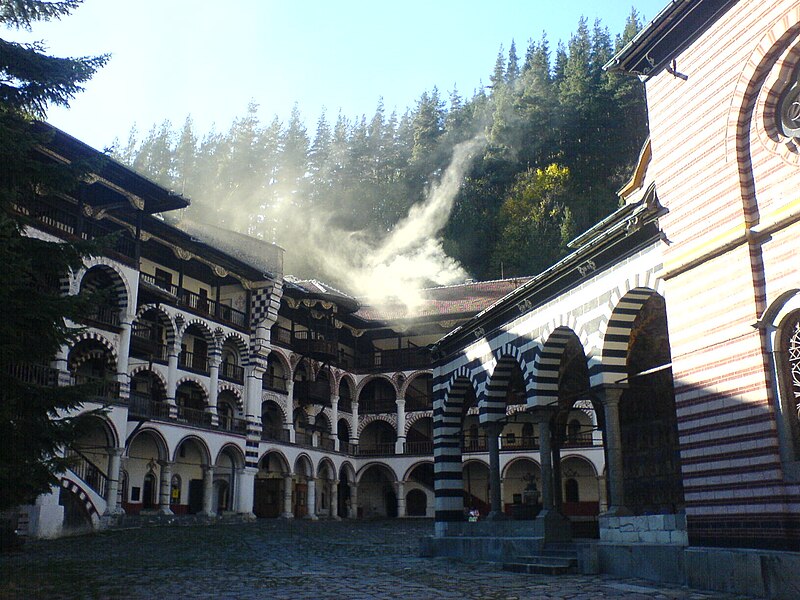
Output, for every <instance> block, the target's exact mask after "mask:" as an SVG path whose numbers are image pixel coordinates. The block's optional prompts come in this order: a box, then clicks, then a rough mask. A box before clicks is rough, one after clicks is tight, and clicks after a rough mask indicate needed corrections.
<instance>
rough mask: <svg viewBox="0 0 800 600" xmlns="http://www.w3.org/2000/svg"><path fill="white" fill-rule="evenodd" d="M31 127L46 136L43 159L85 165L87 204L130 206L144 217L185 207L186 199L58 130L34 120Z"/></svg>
mask: <svg viewBox="0 0 800 600" xmlns="http://www.w3.org/2000/svg"><path fill="white" fill-rule="evenodd" d="M33 127H34V128H35V130H36V131H38V132H40V133H42V134H43V135H45V136H47V141H46V143H45V146H44V147H41V148H40V149H39V150H40V152H42V153H43V154H45V155H46V156H49V157H51V158H53V159H54V160H57V161H62V162H68V163H73V162H78V161H87V162H88V163H89V169H90V171H91V173H92V175H93V176H94V177H93V178H90V182H89V183H88V184H87V185H86V186H85V189H86V197H85V198H84V200H85V201H86V202H87V203H89V204H92V205H93V206H104V205H105V206H111V205H113V206H114V207H119V206H125V205H130V207H131V208H136V209H139V210H143V211H144V212H145V213H148V214H154V213H160V212H166V211H170V210H175V209H178V208H186V207H187V206H189V200H188V199H186V198H184V197H183V196H181V195H180V194H177V193H175V192H172V191H170V190H168V189H166V188H164V187H162V186H160V185H158V184H157V183H155V182H153V181H151V180H149V179H148V178H147V177H143V176H142V175H140V174H138V173H136V172H135V171H133V170H131V169H129V168H128V167H126V166H124V165H122V164H121V163H119V162H117V161H116V160H114V159H113V158H111V157H110V156H108V155H107V154H104V153H103V152H100V151H99V150H96V149H94V148H92V147H91V146H89V145H88V144H85V143H84V142H82V141H80V140H79V139H77V138H74V137H72V136H71V135H69V134H68V133H66V132H64V131H62V130H61V129H58V128H57V127H54V126H53V125H50V124H49V123H45V122H43V121H35V122H34V123H33Z"/></svg>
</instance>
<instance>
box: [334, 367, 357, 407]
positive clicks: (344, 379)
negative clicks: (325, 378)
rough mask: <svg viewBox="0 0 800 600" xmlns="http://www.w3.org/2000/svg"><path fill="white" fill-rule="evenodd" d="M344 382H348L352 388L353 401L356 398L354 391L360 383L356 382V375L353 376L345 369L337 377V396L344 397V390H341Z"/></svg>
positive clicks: (351, 397)
mask: <svg viewBox="0 0 800 600" xmlns="http://www.w3.org/2000/svg"><path fill="white" fill-rule="evenodd" d="M343 383H344V384H346V385H347V386H348V388H349V389H350V400H351V401H352V400H354V399H355V395H354V392H355V390H356V387H357V385H358V384H357V383H356V379H355V377H353V376H352V375H351V374H350V373H348V372H347V371H343V372H342V373H341V374H340V375H339V377H337V378H336V389H335V393H336V395H337V396H339V397H340V398H341V397H342V392H341V389H342V384H343Z"/></svg>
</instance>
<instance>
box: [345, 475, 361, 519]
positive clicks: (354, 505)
mask: <svg viewBox="0 0 800 600" xmlns="http://www.w3.org/2000/svg"><path fill="white" fill-rule="evenodd" d="M347 516H348V517H349V518H350V519H357V518H358V487H357V486H356V482H355V481H354V482H353V483H351V484H350V514H348V515H347Z"/></svg>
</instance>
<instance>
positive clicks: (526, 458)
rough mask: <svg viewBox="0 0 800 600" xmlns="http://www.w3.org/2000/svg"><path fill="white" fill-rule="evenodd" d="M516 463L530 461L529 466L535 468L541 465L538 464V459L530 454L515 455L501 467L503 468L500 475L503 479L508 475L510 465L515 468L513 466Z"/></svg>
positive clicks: (539, 467)
mask: <svg viewBox="0 0 800 600" xmlns="http://www.w3.org/2000/svg"><path fill="white" fill-rule="evenodd" d="M516 463H520V464H522V463H530V464H531V466H533V467H534V468H535V469H541V465H540V464H539V461H538V460H536V459H535V458H533V457H531V456H517V457H515V458H512V459H511V460H510V461H508V463H506V465H505V466H504V467H503V470H502V473H501V477H502V478H503V479H505V478H506V477H509V473H510V471H511V469H512V467H513V468H516V467H515V465H516Z"/></svg>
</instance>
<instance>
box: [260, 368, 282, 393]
mask: <svg viewBox="0 0 800 600" xmlns="http://www.w3.org/2000/svg"><path fill="white" fill-rule="evenodd" d="M261 387H262V388H263V389H265V390H271V391H273V392H278V393H279V394H286V393H287V392H286V377H281V376H280V375H273V374H271V373H264V379H263V381H262V384H261Z"/></svg>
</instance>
